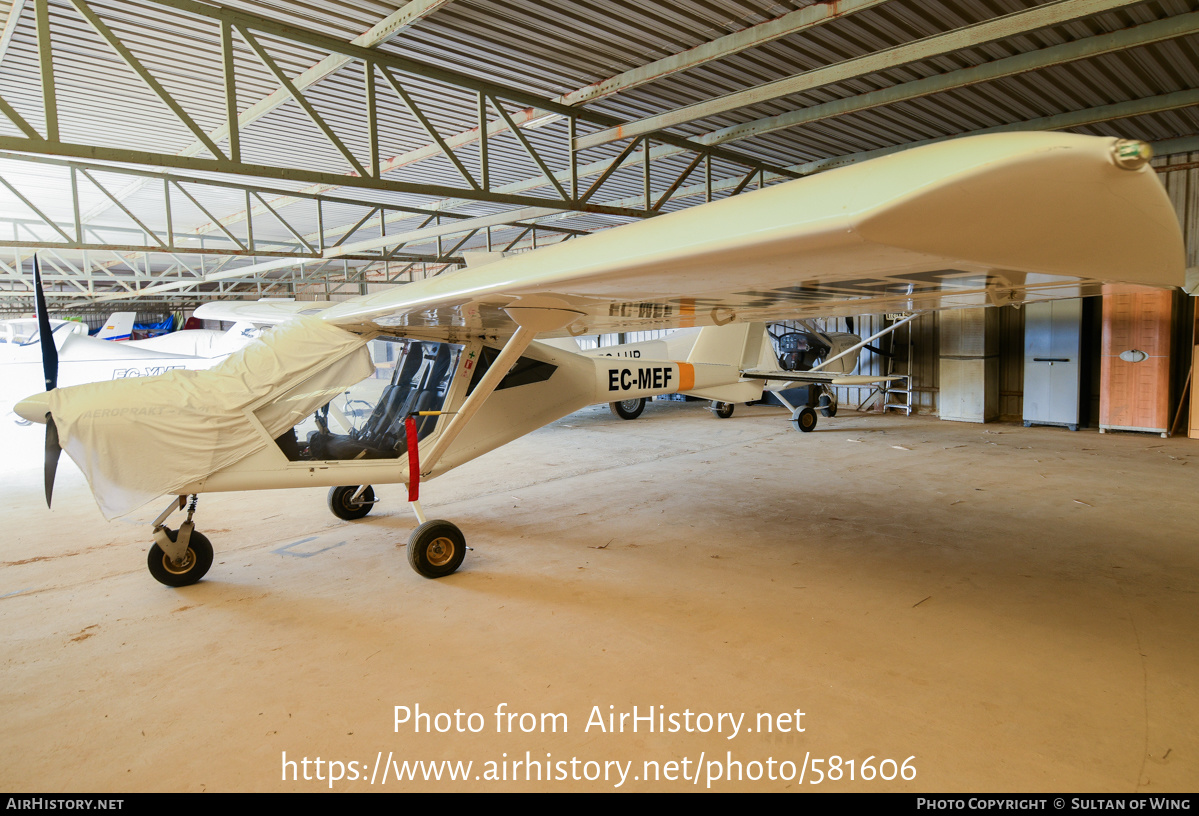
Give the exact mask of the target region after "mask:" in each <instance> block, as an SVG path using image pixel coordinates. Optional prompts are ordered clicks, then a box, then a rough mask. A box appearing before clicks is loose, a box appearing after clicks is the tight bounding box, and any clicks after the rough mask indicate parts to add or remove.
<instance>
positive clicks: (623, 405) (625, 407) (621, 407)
mask: <svg viewBox="0 0 1199 816" xmlns="http://www.w3.org/2000/svg"><path fill="white" fill-rule="evenodd" d="M645 402H646V400H645V397H639V398H637V399H627V400H622V401H620V402H609V403H608V407H609V408H610V409H611V410H612V413H614V414H616V415H617V416H618V417H620V418H621V419H636V418H637V417H639V416H641V412H642V411H644V410H645Z"/></svg>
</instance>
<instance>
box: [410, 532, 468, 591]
mask: <svg viewBox="0 0 1199 816" xmlns="http://www.w3.org/2000/svg"><path fill="white" fill-rule="evenodd" d="M465 557H466V538H465V537H464V536H463V535H462V531H461V530H459V529H458V528H457V527H456V526H454V525H453V524H451V523H450V522H448V521H442V520H441V519H433V520H431V521H426V522H425V523H424V524H422V525H421V526H419V527H417V528H416V529H415V530H413V531H412V535H410V536H409V537H408V564H409V566H411V567H412V568H413V569H414V570H416V571H417V572H418V573H420V574H421V575H423V576H424V577H426V578H443V577H445V576H446V575H449V574H450V573H452V572H454V571H455V570H457V569H458V567H460V566H462V559H463V558H465Z"/></svg>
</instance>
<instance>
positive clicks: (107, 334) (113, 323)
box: [96, 312, 137, 340]
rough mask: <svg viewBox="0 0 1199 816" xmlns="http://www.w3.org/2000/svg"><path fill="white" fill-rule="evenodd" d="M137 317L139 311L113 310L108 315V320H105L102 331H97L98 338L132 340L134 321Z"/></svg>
mask: <svg viewBox="0 0 1199 816" xmlns="http://www.w3.org/2000/svg"><path fill="white" fill-rule="evenodd" d="M136 318H137V312H113V313H112V314H110V315H109V316H108V320H106V321H104V325H103V326H101V327H100V331H98V332H96V338H97V339H99V340H132V339H133V321H134V320H135V319H136Z"/></svg>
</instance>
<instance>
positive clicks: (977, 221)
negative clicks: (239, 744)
mask: <svg viewBox="0 0 1199 816" xmlns="http://www.w3.org/2000/svg"><path fill="white" fill-rule="evenodd" d="M1148 159H1149V150H1148V146H1147V145H1145V144H1143V143H1140V142H1129V141H1123V140H1117V139H1111V138H1097V137H1088V136H1078V135H1069V134H1055V133H1018V134H1002V135H992V136H981V137H976V138H966V139H960V140H956V141H950V142H944V143H940V144H936V145H932V146H928V147H922V148H917V149H913V150H910V151H906V152H903V153H897V154H894V155H890V156H886V157H883V158H879V159H876V160H874V161H870V162H866V163H862V164H860V165H851V166H848V167H844V168H841V169H838V170H832V171H829V172H826V173H823V174H820V175H816V176H812V177H809V178H805V179H800V180H796V181H790V182H786V183H781V184H777V185H775V186H771V187H767V188H765V189H763V190H759V191H756V192H752V193H747V194H743V195H738V196H735V197H730V198H725V199H722V200H719V201H715V202H712V203H709V204H705V205H702V206H697V207H693V208H691V209H686V210H682V211H680V212H675V213H671V214H668V215H662V216H659V217H655V218H652V219H649V220H646V221H642V222H639V223H634V224H630V225H626V226H622V227H618V228H615V229H611V230H607V231H605V232H601V233H598V234H595V235H591V236H587V237H584V238H580V239H575V240H571V241H568V242H565V243H561V244H555V245H553V246H549V247H543V248H541V249H539V250H536V251H534V252H529V253H527V254H521V255H517V256H513V257H508V258H503V259H500V260H496V261H494V262H492V263H487V264H485V265H481V266H475V267H467V268H465V269H461V270H459V271H457V272H453V273H450V274H445V275H441V276H439V277H435V278H430V279H427V280H423V281H419V282H416V283H411V284H407V285H405V286H401V287H395V288H391V289H388V290H387V291H386V292H382V293H378V294H372V295H366V296H363V297H359V298H355V299H353V300H349V301H346V302H342V303H337V304H328V303H244V304H224V305H223V306H222V307H219V308H223V309H224V310H225V312H226V313H230V314H229V316H240V318H241V319H253V320H256V321H265V320H268V319H274V320H275V321H276V322H278V323H279V324H280V325H278V326H277V327H276V328H275V329H273V330H272V331H270V332H268V333H267V334H266V335H264V336H263V337H262V338H260V339H259V340H258V341H256V342H254V343H251V344H250V345H248V346H246V347H245V348H244V349H242V350H241V351H239V352H237V353H235V354H233V355H232V356H230V357H229V358H228V359H226V360H225V361H224V362H223V363H221V364H219V365H217V366H215V367H213V368H211V369H208V370H207V371H185V370H176V371H170V372H167V373H166V374H164V375H162V376H159V377H148V378H141V379H137V380H115V381H111V382H105V383H94V384H91V385H80V386H75V387H70V388H56V387H54V386H55V382H54V378H53V377H52V376H51V374H52V373H53V372H52V368H53V363H54V361H53V360H51V359H47V362H46V365H47V377H46V379H47V387H48V391H47V392H46V393H43V394H39V395H37V396H35V397H31V398H28V399H26V400H25V401H23V402H22V403H21V404H20V405H19V406H18V408H17V410H18V411H19V412H20V414H21V415H22V416H24V417H26V418H28V419H30V420H35V421H38V422H45V423H46V425H47V445H46V462H47V499H49V493H50V485H51V483H52V479H53V465H54V464H55V463H56V462H57V457H58V455H59V450H60V447H61V449H65V450H66V451H67V453H68V454H69V455H70V456H71V458H72V459H73V460H74V461H75V462H76V464H78V465H79V467H80V469H81V470H82V471H83V472H84V474H85V475H86V476H87V478H88V480H89V481H90V484H91V487H92V491H93V493H94V495H95V497H96V499H97V502H98V503H99V505H100V508H101V510H102V512H103V513H104V514H105V515H106V516H108V517H113V516H117V515H120V514H123V513H127V512H129V511H131V510H133V509H135V508H137V507H139V506H141V505H142V504H144V503H146V502H148V501H151V500H152V499H154V498H155V497H158V496H162V495H164V494H167V495H171V496H172V497H174V498H172V500H171V503H170V505H169V506H168V507H167V508H166V509H165V510H164V511H163V512H162V514H161V515H160V516H159V517H158V518H157V519H156V520H155V522H154V540H155V544H154V545H153V546H152V547H151V549H150V553H149V557H148V563H149V567H150V572H151V573H152V574H153V575H154V577H155V578H156V579H158V580H159V581H161V582H163V583H165V584H169V585H172V586H184V585H187V584H191V583H194V582H195V581H197V580H199V579H200V578H201V577H202V576H203V575H204V574H205V572H206V571H207V570H208V568H209V566H210V565H211V563H212V546H211V544H210V543H209V542H208V540H207V539H206V538H205V537H204V536H203V535H201V534H200V533H199V532H198V531H196V530H195V526H194V523H193V513H194V510H195V494H199V493H204V492H209V491H228V490H254V489H266V488H288V487H305V486H314V485H320V486H326V487H331V488H332V490H331V491H330V497H329V503H330V506H331V508H332V509H333V511H334V513H335V514H337V515H338V516H340V517H341V518H358V517H362V516H364V515H366V514H367V513H368V512H370V509H371V507H372V505H373V503H374V492H373V490H372V489H371V487H370V486H371V485H372V484H379V483H407V484H408V488H409V501H410V502H411V504H412V507H413V510H414V512H415V514H416V517H417V519H418V521H419V522H420V524H419V526H418V527H417V528H416V529H415V531H414V532H413V533H412V535H411V537H410V538H409V541H408V560H409V562H410V564H411V565H412V566H413V567H414V568H415V569H416V571H417V572H419V573H420V574H421V575H424V576H428V577H437V576H443V575H447V574H449V573H452V572H453V571H454V570H456V569H457V568H458V567H459V565H460V564H461V563H462V558H463V555H464V554H465V549H466V546H465V540H464V538H463V535H462V533H461V531H459V529H458V528H457V527H456V526H455V525H453V524H452V523H450V522H448V521H443V520H426V519H425V516H424V513H423V511H422V510H421V507H420V502H419V500H418V499H419V496H418V488H419V484H420V482H421V481H422V480H425V479H429V478H432V477H435V476H437V475H439V474H442V473H445V472H446V471H448V470H449V469H451V468H453V467H456V466H458V465H461V464H463V463H464V462H468V461H470V460H471V459H473V458H475V457H476V456H479V455H481V454H483V453H486V452H487V451H489V450H492V449H494V448H497V447H499V446H500V445H503V444H504V443H506V442H508V441H510V440H512V439H515V438H517V437H519V436H521V435H523V434H526V433H528V432H530V431H532V430H534V429H536V428H538V427H540V426H542V425H545V424H546V423H549V422H552V421H554V420H555V419H558V418H559V417H562V416H565V415H567V414H569V413H571V412H573V411H575V410H577V409H579V408H581V407H583V406H586V405H589V404H594V403H598V402H614V401H619V400H624V399H634V398H640V397H648V396H655V395H659V394H670V393H684V394H694V395H697V396H701V397H705V398H708V399H713V400H718V401H721V402H745V401H749V400H753V399H756V398H757V397H759V396H760V395H761V392H762V386H763V382H765V381H768V380H771V379H775V378H779V377H780V375H781V374H783V373H785V372H779V371H763V370H761V369H760V368H758V365H759V363H760V361H761V360H762V359H763V355H762V353H761V352H762V342H763V338H764V333H763V332H762V331H760V330H755V327H754V326H753V323H754V322H762V321H776V320H782V319H787V318H794V317H796V316H799V317H806V316H815V315H823V316H838V315H852V314H864V313H878V312H892V313H893V312H914V311H920V310H928V309H946V308H954V307H968V306H984V305H1002V304H1007V303H1017V302H1022V301H1031V300H1039V299H1048V298H1061V297H1079V296H1085V295H1094V294H1099V293H1101V292H1102V291H1104V287H1105V286H1106V285H1109V284H1111V283H1115V282H1119V283H1121V284H1134V285H1136V284H1140V285H1150V286H1177V285H1179V284H1181V283H1182V280H1183V266H1184V264H1183V244H1182V237H1181V234H1180V231H1179V226H1178V221H1177V218H1176V217H1175V214H1174V211H1173V209H1172V207H1171V205H1170V202H1169V200H1168V199H1167V197H1166V194H1165V191H1164V190H1163V188H1162V185H1161V184H1160V182H1159V181H1158V179H1157V177H1156V175H1155V173H1154V171H1153V168H1152V167H1150V166H1149V165H1148ZM35 271H36V270H35ZM38 293H39V297H40V278H39V282H38ZM214 308H218V307H215V306H214ZM687 326H697V327H702V328H703V331H701V332H700V333H699V335H698V337H697V338H696V339H695V343H694V346H693V347H692V349H691V352H690V353H689V355H688V357H687V359H648V358H644V357H641V358H618V357H603V356H584V355H581V354H578V353H572V352H570V351H565V350H562V349H559V348H555V347H554V346H552V345H548V344H546V343H543V342H539V341H538V340H537V338H553V337H564V336H569V335H572V334H573V335H582V334H600V333H608V332H619V331H639V330H644V329H657V328H675V327H687ZM372 340H375V341H378V342H376V343H375V346H374V351H373V353H372V351H371V350H370V348H371V347H370V346H368V344H369V343H370V342H371V341H372ZM51 348H52V347H51ZM51 356H52V355H51ZM377 373H384V374H386V377H385V379H383V380H382V383H381V384H380V381H379V380H378V379H376V380H375V381H374V387H372V388H370V389H367V391H369V394H370V395H371V399H373V404H372V405H371V409H370V410H369V412H368V411H366V410H365V409H363V410H362V411H359V412H357V413H358V415H359V416H360V417H361V418H362V421H361V422H357V421H346V422H342V421H341V418H345V419H346V420H348V419H349V417H348V416H346V412H345V411H344V410H340V409H339V410H334V409H335V408H338V406H337V401H338V400H341V399H343V398H344V399H345V400H347V401H348V400H350V399H357V398H356V397H354V393H355V390H354V389H355V388H356V387H359V386H357V384H358V383H360V381H363V380H368V381H369V380H370V379H371V378H372V377H376V374H377ZM830 376H832V375H830ZM347 392H349V394H348V395H347ZM339 415H340V416H339ZM347 426H348V427H347ZM189 495H191V496H192V500H191V502H190V503H188V502H187V501H186V499H187V497H188V496H189ZM185 505H187V506H188V512H187V519H186V521H184V522H182V524H181V525H180V526H179V528H178V530H171V529H169V528H167V527H165V526H164V522H165V521H166V519H167V517H168V516H169V515H170V514H171V513H172V512H173V511H174V510H176V509H180V510H182V509H183V508H184V506H185Z"/></svg>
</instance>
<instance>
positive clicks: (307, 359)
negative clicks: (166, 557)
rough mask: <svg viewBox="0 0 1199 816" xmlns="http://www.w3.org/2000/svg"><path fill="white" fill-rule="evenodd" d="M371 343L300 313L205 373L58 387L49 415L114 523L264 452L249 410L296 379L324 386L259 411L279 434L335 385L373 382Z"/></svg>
mask: <svg viewBox="0 0 1199 816" xmlns="http://www.w3.org/2000/svg"><path fill="white" fill-rule="evenodd" d="M366 343H367V338H365V337H362V336H361V335H357V334H354V333H352V332H348V331H346V330H344V329H340V328H338V327H336V326H333V325H330V324H329V323H326V322H324V321H323V320H320V319H318V318H315V317H297V318H296V319H294V320H291V321H289V322H288V323H286V324H284V325H282V326H279V327H277V328H275V329H272V330H271V331H269V332H267V333H266V334H264V335H263V337H262V338H261V339H259V340H258V341H256V342H254V343H251V344H250V345H248V346H246V347H245V348H243V349H241V350H240V351H238V352H236V353H235V354H233V355H231V356H229V357H228V358H227V359H225V360H224V361H223V362H221V363H219V364H218V365H216V366H214V367H213V368H210V369H207V370H204V371H189V370H185V369H175V370H172V371H168V372H166V373H165V374H162V375H161V376H158V377H143V378H136V379H125V380H112V381H110V382H100V383H91V384H88V385H77V386H73V387H70V388H59V389H56V390H54V391H51V392H50V413H51V415H52V416H53V417H54V422H55V424H56V425H57V426H58V434H59V441H60V443H61V444H62V447H63V450H65V451H66V452H67V454H68V455H69V456H70V457H71V458H72V459H73V460H75V464H77V465H78V466H79V469H80V470H82V471H83V473H84V475H85V476H87V480H88V482H89V483H90V484H91V488H92V493H93V494H94V495H95V497H96V503H97V504H98V505H100V511H101V512H102V513H103V514H104V516H105V518H109V519H111V518H115V517H116V516H121V515H124V514H126V513H128V512H130V511H132V510H135V509H137V508H138V507H141V506H142V505H143V504H145V503H146V502H148V501H150V500H151V499H154V498H156V497H158V496H163V495H167V494H170V493H176V492H178V491H179V489H180V488H182V487H184V486H185V485H188V484H190V483H192V482H195V481H196V480H198V479H201V478H203V477H205V476H207V475H209V474H210V473H214V472H215V471H217V470H220V469H221V468H224V467H227V466H228V465H231V464H233V463H234V462H237V461H239V460H241V459H244V458H245V457H247V456H249V455H250V454H252V453H255V452H256V451H258V450H260V449H261V448H263V447H265V446H266V444H267V442H266V441H265V440H264V439H263V438H262V436H261V435H260V434H259V433H258V432H257V431H256V429H255V428H254V426H253V425H252V424H251V423H250V421H249V420H248V419H247V418H246V415H245V409H246V408H247V407H248V406H249V405H251V404H252V403H254V402H256V401H258V400H260V399H262V398H264V397H267V396H269V395H271V394H273V393H275V392H279V391H280V389H281V388H282V387H283V386H284V385H285V384H286V383H288V382H292V381H294V380H295V378H296V377H305V378H307V377H311V376H312V375H314V374H318V373H319V377H317V378H316V379H317V380H319V382H314V383H313V384H314V385H315V387H313V388H303V389H300V390H299V391H300V392H302V393H293V394H290V395H288V398H287V399H286V400H283V401H281V402H280V403H278V404H273V405H268V406H267V408H266V409H264V410H260V411H259V412H258V417H259V419H260V421H261V422H262V423H263V425H264V427H265V428H266V430H267V433H269V434H270V435H271V436H272V437H275V436H278V435H279V434H281V433H283V432H284V431H286V430H287V429H288V428H290V427H292V425H293V424H294V423H295V422H296V421H298V419H300V418H302V417H303V416H305V415H307V414H308V413H310V412H312V411H314V410H316V409H317V408H319V407H320V406H321V405H323V404H324V403H325V402H328V401H329V399H330V396H331V394H330V387H337V386H341V387H345V386H347V385H352V384H353V383H356V382H358V381H359V380H362V379H365V378H366V377H369V376H370V375H371V374H372V373H373V372H374V370H375V367H374V364H373V363H372V362H371V359H370V353H369V352H368V351H367V349H366ZM332 360H336V361H337V362H336V363H334V364H333V365H332V366H331V367H330V361H332ZM326 367H329V370H328V371H322V369H324V368H326Z"/></svg>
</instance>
